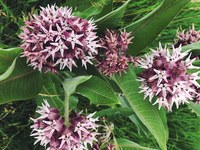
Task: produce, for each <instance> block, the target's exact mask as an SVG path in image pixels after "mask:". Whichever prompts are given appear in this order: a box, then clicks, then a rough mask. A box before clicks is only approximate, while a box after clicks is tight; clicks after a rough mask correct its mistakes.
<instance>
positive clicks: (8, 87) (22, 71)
mask: <svg viewBox="0 0 200 150" xmlns="http://www.w3.org/2000/svg"><path fill="white" fill-rule="evenodd" d="M41 89H42V80H41V74H40V73H39V72H38V71H36V70H33V69H32V68H31V67H28V66H27V64H26V60H25V59H24V58H18V59H17V61H16V65H15V68H14V70H13V72H12V74H11V75H10V76H9V77H8V78H7V79H5V80H3V81H0V104H4V103H8V102H12V101H19V100H25V99H31V98H33V97H35V96H36V95H37V94H38V93H39V92H40V91H41Z"/></svg>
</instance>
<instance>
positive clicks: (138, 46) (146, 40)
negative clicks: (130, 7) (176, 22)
mask: <svg viewBox="0 0 200 150" xmlns="http://www.w3.org/2000/svg"><path fill="white" fill-rule="evenodd" d="M189 1H190V0H164V1H163V2H162V4H161V5H160V6H159V7H158V8H156V9H155V10H154V11H152V12H151V13H149V14H148V15H146V16H145V17H143V18H142V19H140V20H138V21H136V22H133V23H132V24H130V25H128V26H126V27H125V28H126V30H127V31H131V32H132V34H133V36H134V39H133V43H132V44H131V45H130V47H129V53H130V54H132V55H137V54H138V53H139V52H140V51H141V50H143V49H144V48H145V47H147V46H148V45H149V44H150V43H151V42H153V41H154V40H155V38H156V37H157V36H158V35H159V33H160V32H161V31H162V30H163V29H164V28H165V27H166V26H167V25H168V24H169V23H170V22H171V21H172V19H173V18H174V17H175V16H176V15H177V14H178V13H179V11H180V10H181V9H182V8H183V7H184V6H185V5H187V4H188V3H189Z"/></svg>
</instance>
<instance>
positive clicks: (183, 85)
mask: <svg viewBox="0 0 200 150" xmlns="http://www.w3.org/2000/svg"><path fill="white" fill-rule="evenodd" d="M181 50H182V48H181V46H179V47H178V48H174V47H173V49H172V50H168V49H167V48H166V47H164V48H162V46H161V44H160V46H159V48H158V49H157V50H152V54H151V55H145V58H144V59H142V60H141V61H140V67H141V68H143V69H144V70H143V72H142V73H141V74H140V79H139V80H140V81H141V83H142V85H141V86H140V88H141V91H140V92H142V93H144V95H145V96H144V97H145V98H147V97H149V101H150V102H152V99H153V97H154V96H157V100H156V101H155V103H154V104H157V103H158V104H159V108H160V107H161V106H164V107H165V108H166V109H168V110H172V106H173V105H174V103H175V104H176V107H177V108H178V107H179V105H180V104H184V103H188V101H189V100H195V99H196V98H197V96H198V95H199V91H197V90H196V89H198V88H200V85H199V83H198V82H197V80H199V79H200V77H199V76H198V74H199V73H200V71H198V72H195V73H191V74H189V73H188V69H199V67H196V66H193V65H192V63H193V62H194V60H195V59H190V55H189V54H188V51H186V52H181ZM188 55H189V56H188ZM186 56H187V58H185V57H186Z"/></svg>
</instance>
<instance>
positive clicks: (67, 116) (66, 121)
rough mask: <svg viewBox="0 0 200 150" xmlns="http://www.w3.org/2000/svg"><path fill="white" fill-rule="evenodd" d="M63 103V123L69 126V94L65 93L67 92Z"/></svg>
mask: <svg viewBox="0 0 200 150" xmlns="http://www.w3.org/2000/svg"><path fill="white" fill-rule="evenodd" d="M64 105H65V125H66V126H67V127H69V125H70V122H69V96H68V95H67V93H65V101H64Z"/></svg>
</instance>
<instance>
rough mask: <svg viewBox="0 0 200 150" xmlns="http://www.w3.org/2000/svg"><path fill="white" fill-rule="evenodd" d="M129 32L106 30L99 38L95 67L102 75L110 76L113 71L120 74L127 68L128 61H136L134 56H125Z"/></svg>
mask: <svg viewBox="0 0 200 150" xmlns="http://www.w3.org/2000/svg"><path fill="white" fill-rule="evenodd" d="M132 39H133V37H131V33H127V32H125V31H123V32H122V31H121V32H120V34H117V33H116V32H114V31H110V30H107V32H106V35H105V37H104V38H101V40H100V45H101V46H102V48H100V49H99V55H98V56H97V57H96V58H97V62H98V64H97V68H98V69H99V71H100V72H101V73H102V74H104V75H109V76H112V75H113V74H114V73H119V74H121V73H122V72H125V71H126V69H127V68H128V63H130V62H131V63H135V64H137V61H136V59H135V58H134V57H131V56H126V51H127V49H128V45H129V44H130V43H131V40H132Z"/></svg>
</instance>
